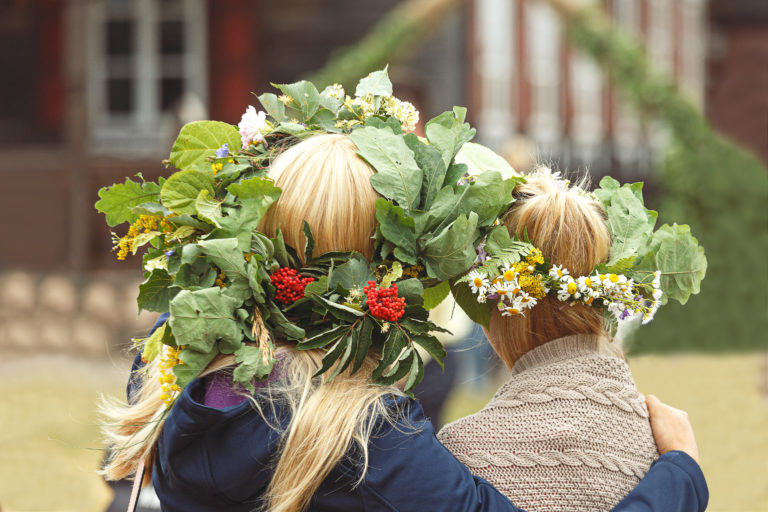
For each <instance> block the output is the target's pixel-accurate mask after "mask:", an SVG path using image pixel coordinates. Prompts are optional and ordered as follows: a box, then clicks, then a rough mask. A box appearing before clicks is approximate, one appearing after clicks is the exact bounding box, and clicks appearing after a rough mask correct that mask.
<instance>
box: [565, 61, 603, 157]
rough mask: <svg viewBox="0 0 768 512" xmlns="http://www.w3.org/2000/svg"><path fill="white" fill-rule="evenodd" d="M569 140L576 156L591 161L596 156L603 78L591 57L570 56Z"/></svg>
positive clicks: (601, 125) (601, 115)
mask: <svg viewBox="0 0 768 512" xmlns="http://www.w3.org/2000/svg"><path fill="white" fill-rule="evenodd" d="M570 67H571V90H570V91H569V92H570V95H571V102H572V104H573V122H572V125H571V139H572V140H573V142H574V151H575V153H576V157H577V158H578V159H579V160H580V161H581V162H590V161H592V160H593V159H594V158H596V156H597V152H598V150H599V146H600V144H601V143H602V141H603V138H604V136H605V128H604V126H603V79H602V75H601V73H600V68H599V67H598V66H597V64H596V63H595V61H594V60H593V59H592V58H591V57H587V56H585V55H582V54H575V55H573V57H572V58H571V62H570Z"/></svg>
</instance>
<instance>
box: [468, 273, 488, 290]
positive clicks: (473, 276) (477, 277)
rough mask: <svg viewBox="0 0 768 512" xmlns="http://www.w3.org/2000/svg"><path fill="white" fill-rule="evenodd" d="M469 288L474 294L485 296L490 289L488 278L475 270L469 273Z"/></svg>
mask: <svg viewBox="0 0 768 512" xmlns="http://www.w3.org/2000/svg"><path fill="white" fill-rule="evenodd" d="M469 287H470V288H471V289H472V293H479V294H481V295H485V294H486V293H487V292H488V287H489V283H488V278H487V277H485V276H484V275H483V274H481V273H480V272H478V271H477V270H473V271H472V272H470V273H469Z"/></svg>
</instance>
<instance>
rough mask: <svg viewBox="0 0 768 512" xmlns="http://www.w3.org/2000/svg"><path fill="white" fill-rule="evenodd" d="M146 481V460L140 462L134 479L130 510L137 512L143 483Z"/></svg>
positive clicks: (129, 504) (130, 511)
mask: <svg viewBox="0 0 768 512" xmlns="http://www.w3.org/2000/svg"><path fill="white" fill-rule="evenodd" d="M143 481H144V460H143V459H142V460H141V461H140V462H139V467H138V468H136V476H135V477H134V480H133V489H131V499H130V501H128V512H136V505H138V503H139V494H140V493H141V483H142V482H143Z"/></svg>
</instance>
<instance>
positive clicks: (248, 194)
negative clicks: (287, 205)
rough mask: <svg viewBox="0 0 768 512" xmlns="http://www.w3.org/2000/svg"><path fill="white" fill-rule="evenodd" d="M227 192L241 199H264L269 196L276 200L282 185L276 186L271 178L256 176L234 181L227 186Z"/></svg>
mask: <svg viewBox="0 0 768 512" xmlns="http://www.w3.org/2000/svg"><path fill="white" fill-rule="evenodd" d="M227 192H229V193H231V194H233V195H235V196H237V197H238V198H239V199H241V200H243V199H262V198H264V197H269V198H271V199H272V200H273V201H276V200H277V198H279V197H280V192H281V190H280V187H276V186H275V182H274V181H273V180H272V179H271V178H266V177H260V176H256V177H253V178H248V179H247V180H243V181H241V182H240V183H232V184H231V185H229V186H228V187H227Z"/></svg>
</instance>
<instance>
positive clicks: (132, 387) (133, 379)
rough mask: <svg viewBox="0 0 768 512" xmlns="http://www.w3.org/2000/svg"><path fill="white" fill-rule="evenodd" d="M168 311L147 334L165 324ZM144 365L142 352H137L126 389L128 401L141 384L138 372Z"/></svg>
mask: <svg viewBox="0 0 768 512" xmlns="http://www.w3.org/2000/svg"><path fill="white" fill-rule="evenodd" d="M168 316H169V315H168V313H163V314H162V315H160V316H159V317H157V320H155V325H153V326H152V329H150V330H149V334H147V336H152V333H153V332H155V331H156V330H157V329H158V327H160V326H161V325H163V324H164V323H165V322H166V321H167V320H168ZM143 367H144V361H142V360H141V352H139V353H138V354H136V357H135V358H134V359H133V365H132V366H131V374H130V376H129V377H128V385H127V386H126V389H125V394H126V396H127V397H128V401H129V402H131V401H132V400H133V395H134V394H135V393H136V388H138V385H139V379H140V376H139V374H138V373H136V372H137V371H138V370H140V369H141V368H143Z"/></svg>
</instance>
